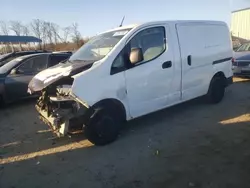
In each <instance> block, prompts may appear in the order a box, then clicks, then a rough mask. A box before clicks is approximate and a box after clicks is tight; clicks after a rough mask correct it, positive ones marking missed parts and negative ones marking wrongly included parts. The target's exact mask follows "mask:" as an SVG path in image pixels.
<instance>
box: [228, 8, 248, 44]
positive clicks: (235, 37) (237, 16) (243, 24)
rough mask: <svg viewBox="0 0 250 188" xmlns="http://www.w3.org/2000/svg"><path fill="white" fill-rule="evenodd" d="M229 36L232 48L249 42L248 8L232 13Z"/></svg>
mask: <svg viewBox="0 0 250 188" xmlns="http://www.w3.org/2000/svg"><path fill="white" fill-rule="evenodd" d="M231 34H232V41H233V46H234V48H237V47H238V46H239V45H241V44H242V43H244V42H246V41H247V40H250V8H248V9H243V10H237V11H234V12H232V19H231Z"/></svg>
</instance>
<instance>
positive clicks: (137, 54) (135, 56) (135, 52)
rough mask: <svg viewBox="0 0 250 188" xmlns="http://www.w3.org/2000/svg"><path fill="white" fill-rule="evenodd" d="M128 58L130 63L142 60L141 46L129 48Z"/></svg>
mask: <svg viewBox="0 0 250 188" xmlns="http://www.w3.org/2000/svg"><path fill="white" fill-rule="evenodd" d="M129 60H130V62H131V64H136V63H139V62H142V61H143V54H142V49H141V48H133V49H131V52H130V55H129Z"/></svg>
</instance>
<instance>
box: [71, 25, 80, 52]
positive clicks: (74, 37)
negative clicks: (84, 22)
mask: <svg viewBox="0 0 250 188" xmlns="http://www.w3.org/2000/svg"><path fill="white" fill-rule="evenodd" d="M72 40H73V41H74V42H75V43H76V45H77V47H80V42H81V33H80V32H79V31H78V24H77V23H73V24H72Z"/></svg>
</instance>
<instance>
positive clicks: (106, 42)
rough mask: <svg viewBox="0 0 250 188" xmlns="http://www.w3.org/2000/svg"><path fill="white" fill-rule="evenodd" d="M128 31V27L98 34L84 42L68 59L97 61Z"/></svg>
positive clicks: (72, 60)
mask: <svg viewBox="0 0 250 188" xmlns="http://www.w3.org/2000/svg"><path fill="white" fill-rule="evenodd" d="M129 31H130V29H123V30H118V31H112V32H107V33H103V34H100V35H98V36H96V37H94V38H92V39H90V40H89V42H87V43H86V44H84V45H83V46H82V47H81V48H80V49H79V50H78V51H76V52H75V53H74V54H73V55H72V56H71V57H70V59H69V61H71V62H74V61H98V60H100V59H102V58H104V57H105V56H106V55H107V54H108V53H109V52H110V51H111V50H112V49H113V48H114V46H115V45H116V44H117V43H118V42H119V41H120V40H121V39H122V38H123V37H124V36H125V35H126V34H127V33H128V32H129Z"/></svg>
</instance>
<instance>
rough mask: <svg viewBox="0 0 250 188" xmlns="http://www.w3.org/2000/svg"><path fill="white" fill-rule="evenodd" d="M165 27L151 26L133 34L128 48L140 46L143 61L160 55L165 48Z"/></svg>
mask: <svg viewBox="0 0 250 188" xmlns="http://www.w3.org/2000/svg"><path fill="white" fill-rule="evenodd" d="M165 39H166V36H165V28H164V27H153V28H148V29H145V30H143V31H141V32H139V33H138V34H137V35H135V36H134V37H133V38H132V40H131V41H130V49H133V48H141V49H142V53H143V59H144V60H143V61H142V62H140V63H145V62H148V61H151V60H153V59H155V58H157V57H158V56H160V55H161V54H162V53H163V52H164V51H165V50H166V43H165V41H166V40H165Z"/></svg>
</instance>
